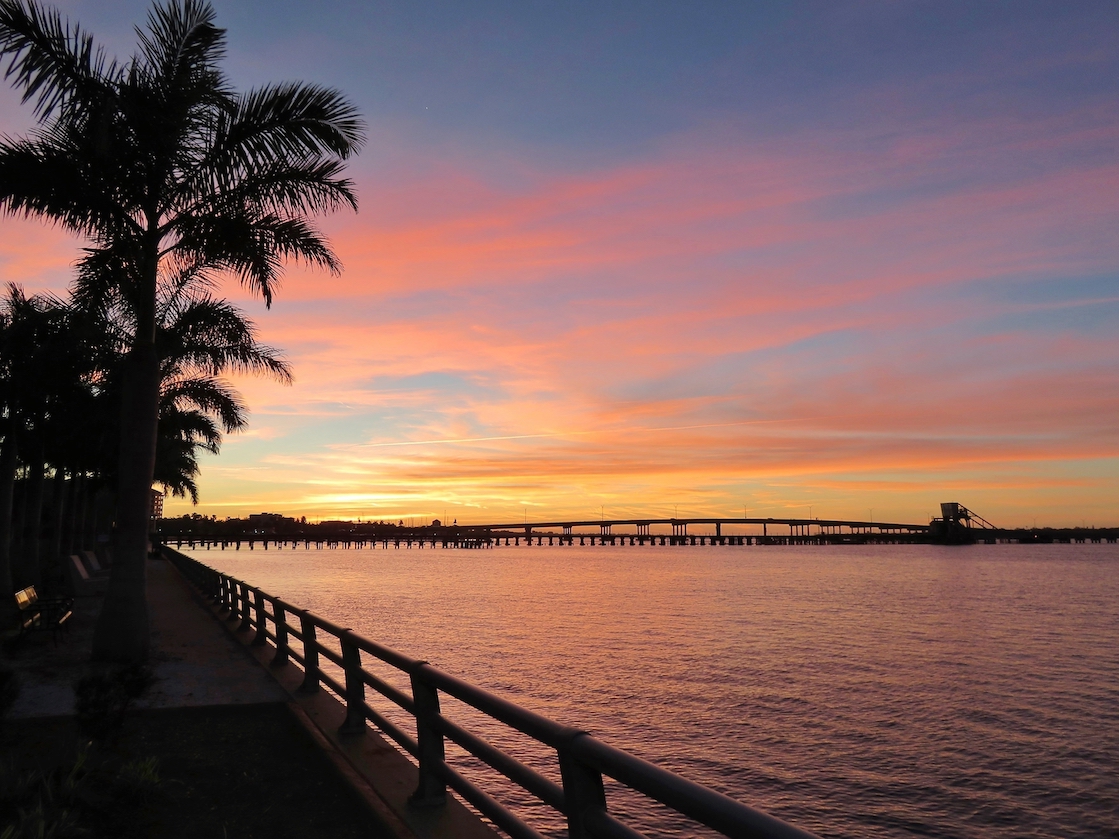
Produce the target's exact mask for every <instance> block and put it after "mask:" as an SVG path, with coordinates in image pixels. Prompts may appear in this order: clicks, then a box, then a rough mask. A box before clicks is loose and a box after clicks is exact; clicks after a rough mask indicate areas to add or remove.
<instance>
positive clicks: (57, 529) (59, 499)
mask: <svg viewBox="0 0 1119 839" xmlns="http://www.w3.org/2000/svg"><path fill="white" fill-rule="evenodd" d="M51 513H52V514H53V515H52V516H51V537H50V542H48V544H49V545H50V547H49V548H48V549H47V567H48V568H49V569H50V570H51V577H50V581H51V584H52V585H57V584H58V583H60V582H61V578H60V576H59V574H58V573H57V572H58V571H59V570H60V569H61V565H60V564H59V560H60V559H61V558H62V545H63V535H62V531H63V527H64V525H65V523H66V473H65V472H64V471H63V470H62V468H61V467H59V466H56V467H55V468H54V481H53V482H52V486H51Z"/></svg>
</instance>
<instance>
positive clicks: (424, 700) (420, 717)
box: [408, 661, 447, 807]
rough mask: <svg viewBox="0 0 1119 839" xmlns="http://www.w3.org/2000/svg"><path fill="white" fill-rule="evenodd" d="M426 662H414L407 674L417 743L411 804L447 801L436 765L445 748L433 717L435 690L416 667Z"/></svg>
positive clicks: (440, 762)
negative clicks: (416, 772) (417, 776)
mask: <svg viewBox="0 0 1119 839" xmlns="http://www.w3.org/2000/svg"><path fill="white" fill-rule="evenodd" d="M426 664H427V662H426V661H420V662H417V664H416V668H415V669H414V670H413V671H412V672H411V673H410V674H409V675H410V677H411V680H412V700H413V702H415V705H416V741H417V743H418V745H419V750H418V751H419V754H418V755H417V757H418V758H419V762H420V766H419V770H420V781H419V784H417V786H416V791H415V792H413V793H412V794H411V795H410V796H409V797H408V803H409V804H411V805H412V806H413V807H441V806H443V805H444V804H445V803H446V801H447V785H446V784H445V783H444V782H443V777H442V775H441V774H440V772H439V768H440V767H441V766H442V765H443V761H444V759H445V758H446V752H445V749H444V745H443V733H442V732H441V731H440V730H439V728H438V726H437V724H436V720H437V719H438V717H439V690H438V689H437V688H435V687H433V686H432V685H429V684H427V683H426V682H425V681H423V679H422V678H421V676H420V673H419V671H420V670H421V669H423V667H424V666H425V665H426Z"/></svg>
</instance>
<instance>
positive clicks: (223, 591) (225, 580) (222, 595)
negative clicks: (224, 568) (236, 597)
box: [218, 574, 229, 611]
mask: <svg viewBox="0 0 1119 839" xmlns="http://www.w3.org/2000/svg"><path fill="white" fill-rule="evenodd" d="M218 606H219V608H220V609H221V610H222V611H226V610H228V609H229V577H227V576H225V574H222V575H221V576H220V577H219V578H218Z"/></svg>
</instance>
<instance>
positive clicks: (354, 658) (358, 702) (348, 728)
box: [338, 635, 365, 735]
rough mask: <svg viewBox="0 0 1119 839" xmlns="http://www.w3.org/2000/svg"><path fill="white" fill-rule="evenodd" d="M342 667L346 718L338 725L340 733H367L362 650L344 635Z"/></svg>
mask: <svg viewBox="0 0 1119 839" xmlns="http://www.w3.org/2000/svg"><path fill="white" fill-rule="evenodd" d="M338 640H339V641H341V642H342V667H343V668H344V669H345V671H346V719H345V721H343V723H342V725H341V726H339V727H338V733H339V734H346V735H358V734H364V733H365V681H364V680H363V679H362V678H361V650H359V649H358V648H357V645H356V644H354V642H353V641H352V640H351V639H350V638H348V637H347V636H345V635H343V636H342V637H340V638H339V639H338Z"/></svg>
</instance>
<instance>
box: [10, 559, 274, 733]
mask: <svg viewBox="0 0 1119 839" xmlns="http://www.w3.org/2000/svg"><path fill="white" fill-rule="evenodd" d="M101 601H102V598H101V597H100V596H87V597H79V598H77V600H76V602H75V607H74V617H73V618H72V619H71V623H72V628H71V630H70V632H69V635H68V636H66V635H63V636H62V637H61V639H60V640H59V642H58V644H53V643H52V641H51V639H50V638H49V637H47V636H45V635H43V636H32V637H31V638H29V639H27V640H26V641H25V642H24V643H22V644H21V645H20V647H19V649H18V650H17V651H16V653H15V655H14V656H12V657H11V658H10V659H9V664H10V665H11V666H12V667H14V668H15V670H16V671H17V672H18V673H19V676H20V683H21V690H20V695H19V698H18V699H17V700H16V703H15V705H14V706H13V708H12V710H11V711H10V712H9V717H10V718H12V719H19V718H27V717H53V716H68V715H70V714H73V713H74V688H73V685H74V682H75V681H76V680H77V679H78V678H80V677H81V676H82V674H83V673H84V672H85V671H86V669H87V668H88V667H89V658H90V651H91V650H92V648H93V627H94V624H95V623H96V620H97V613H98V611H99V610H100V608H101ZM148 605H149V608H150V611H151V621H152V635H151V645H152V646H151V657H150V660H149V666H150V667H151V670H152V672H153V674H154V675H155V683H154V684H153V685H152V686H151V687H150V688H148V690H147V691H146V692H145V694H144V695H143V696H142V697H141V698H140V699H138V700H137V701H136V702H135V704H134V705H133V707H134V708H186V707H192V706H198V705H250V704H256V703H260V702H287V701H288V700H289V699H290V697H289V696H288V694H287V692H286V691H284V690H283V689H282V688H281V687H280V686H279V685H278V684H276V681H275V680H274V679H273V678H272V677H271V676H270V675H269V674H268V672H267V671H266V670H264V669H262V668H261V667H260V666H259V665H258V664H257V663H256V661H255V660H254V659H253V657H252V656H251V655H250V654H249V653H248V651H247V650H246V649H245V647H244V645H242V644H240V643H239V642H238V641H237V640H236V639H234V638H233V637H232V636H231V635H230V634H229V633H228V632H226V631H225V630H224V629H223V628H222V627H221V625H220V624H219V623H218V622H217V621H215V620H214V618H213V616H212V615H211V614H210V613H209V611H208V610H207V609H206V608H205V607H204V606H203V605H202V604H201V603H198V602H196V601H195V595H194V593H193V592H192V591H191V590H190V589H189V587H188V586H187V584H186V582H185V581H184V580H183V578H182V577H181V576H180V575H179V573H178V571H176V570H175V569H174V568H173V567H172V566H171V564H170V563H168V562H164V561H162V560H157V561H152V562H149V563H148Z"/></svg>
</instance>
